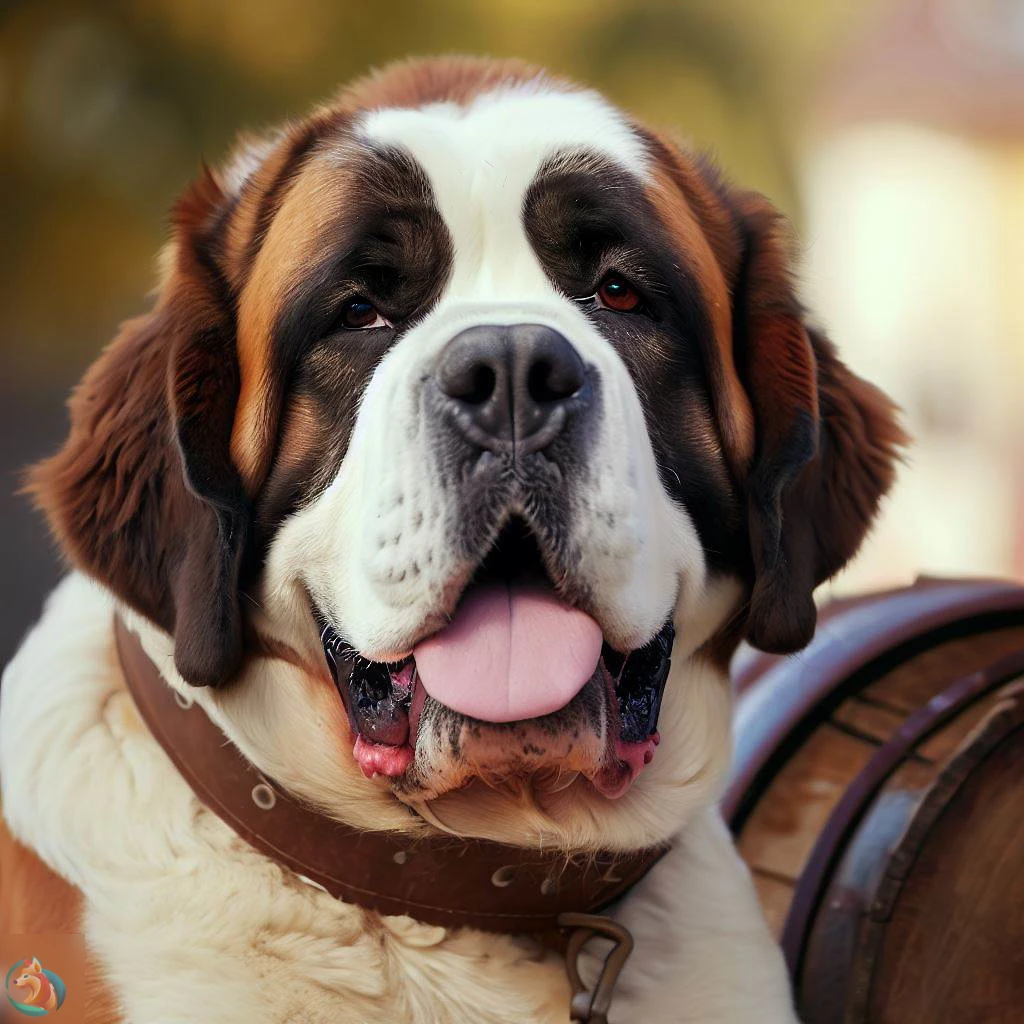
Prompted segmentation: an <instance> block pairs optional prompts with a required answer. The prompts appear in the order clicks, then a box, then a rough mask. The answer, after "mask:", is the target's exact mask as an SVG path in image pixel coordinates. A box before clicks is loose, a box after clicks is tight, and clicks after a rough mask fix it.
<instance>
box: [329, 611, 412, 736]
mask: <svg viewBox="0 0 1024 1024" xmlns="http://www.w3.org/2000/svg"><path fill="white" fill-rule="evenodd" d="M320 643H321V644H322V645H323V649H324V657H325V658H326V659H327V667H328V668H329V669H330V671H331V676H332V678H333V679H334V685H335V686H336V687H337V689H338V694H339V696H340V697H341V702H342V704H344V705H345V711H346V712H347V713H348V718H349V722H350V723H351V725H352V729H353V731H354V732H356V733H358V734H360V735H361V736H363V737H364V738H365V739H367V740H369V741H370V742H372V743H383V744H385V745H387V746H392V747H399V746H402V745H403V744H404V743H406V742H408V739H409V707H410V705H411V703H412V690H411V689H407V690H405V689H402V688H400V687H398V686H396V685H395V680H394V677H395V675H396V673H397V672H399V671H400V670H401V669H402V667H403V666H404V665H405V664H406V663H407V662H408V661H409V660H410V659H408V658H406V659H405V660H404V661H401V662H396V663H388V662H383V661H370V660H369V659H368V658H364V657H363V656H362V655H361V654H358V653H357V652H356V651H354V650H353V649H352V648H351V647H350V646H349V645H348V644H347V643H345V641H344V640H342V639H341V637H340V636H339V635H338V633H337V632H336V631H335V629H334V627H333V626H331V625H329V624H328V623H327V622H326V621H323V620H322V619H321V621H320Z"/></svg>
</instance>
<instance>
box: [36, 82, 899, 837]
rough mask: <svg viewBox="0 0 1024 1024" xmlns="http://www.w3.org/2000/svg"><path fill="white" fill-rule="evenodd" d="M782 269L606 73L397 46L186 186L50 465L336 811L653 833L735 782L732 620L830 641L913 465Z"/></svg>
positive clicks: (304, 783)
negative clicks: (815, 327)
mask: <svg viewBox="0 0 1024 1024" xmlns="http://www.w3.org/2000/svg"><path fill="white" fill-rule="evenodd" d="M787 262H788V257H787V253H786V248H785V245H784V242H783V240H782V239H781V232H780V225H779V223H778V218H777V217H776V216H775V214H774V213H773V211H772V210H771V208H770V207H768V205H767V204H766V203H765V202H764V201H763V200H761V199H760V198H759V197H756V196H752V195H750V194H742V193H735V192H732V191H730V190H729V189H728V188H727V187H726V186H724V185H723V184H722V183H721V182H720V181H719V180H718V179H717V177H716V176H715V175H714V174H713V173H712V172H710V171H709V170H707V169H706V168H704V167H703V166H701V165H699V164H698V163H696V162H694V161H693V160H691V159H690V158H689V157H687V156H686V155H685V154H683V153H681V152H680V151H678V150H677V149H676V148H674V147H672V146H671V145H669V144H667V143H665V142H663V141H661V140H659V139H658V138H657V137H656V136H654V135H653V134H651V133H649V132H647V131H645V130H643V129H641V128H639V127H638V126H637V125H635V124H634V123H633V122H631V121H630V120H629V119H628V118H626V117H625V116H624V115H622V114H621V113H619V112H618V111H616V110H614V109H613V108H612V107H610V106H609V105H607V104H606V103H605V102H604V101H602V100H601V99H599V98H598V97H597V96H595V95H594V94H592V93H589V92H584V91H581V90H577V89H574V88H572V87H569V86H567V85H564V84H561V83H556V82H552V81H551V80H548V79H546V78H544V77H542V76H539V75H537V74H536V73H535V72H532V71H530V70H528V69H524V68H521V67H519V66H511V65H500V64H494V63H489V62H429V63H422V64H417V65H404V66H400V67H397V68H394V69H391V70H390V71H388V72H385V73H384V74H383V75H380V76H377V77H376V78H374V79H371V80H369V81H367V82H365V83H362V84H360V85H359V86H357V87H356V88H355V89H354V90H352V91H350V92H349V93H347V94H345V95H344V96H343V97H342V98H341V100H340V101H339V102H338V103H337V104H336V105H334V106H332V107H328V108H325V109H324V110H321V111H319V112H318V113H316V114H315V115H314V116H313V117H311V118H309V119H308V120H307V121H305V122H302V123H300V124H297V125H295V126H292V127H290V128H288V129H286V130H284V131H282V132H281V133H280V134H278V135H276V136H274V137H272V138H270V139H268V140H266V141H261V142H254V143H249V144H247V145H246V146H244V147H243V149H242V151H241V152H240V154H239V156H238V157H237V158H236V159H235V161H234V162H233V163H232V164H231V165H230V166H229V167H228V168H227V170H225V171H224V172H223V173H221V174H220V175H217V176H209V177H206V178H204V179H203V180H202V181H200V182H199V183H198V184H197V185H196V186H194V187H193V189H192V190H191V191H190V192H189V193H188V194H187V195H186V196H185V197H184V198H183V199H182V201H181V202H180V203H179V205H178V207H177V211H176V236H175V240H174V244H173V247H172V249H171V251H170V253H169V258H168V263H169V266H168V270H167V273H166V275H165V280H164V282H163V285H162V291H161V296H160V299H159V301H158V303H157V307H156V309H155V310H154V312H153V314H151V315H150V316H149V317H147V318H145V319H144V320H142V321H140V322H136V323H134V324H130V325H128V327H127V328H126V330H125V332H124V333H123V334H122V336H121V337H120V338H119V339H118V341H117V342H116V343H115V345H114V346H113V347H112V348H111V349H110V350H108V352H107V353H106V354H105V356H104V357H103V359H101V361H100V362H99V363H98V364H97V365H96V367H94V369H93V370H92V371H91V372H90V375H89V376H88V377H87V378H86V381H85V382H84V384H83V388H82V390H81V392H80V394H79V397H78V398H77V399H76V403H75V404H74V405H73V427H72V437H71V439H70V441H69V443H68V445H67V447H66V448H65V450H64V451H63V452H62V453H60V454H59V455H58V456H56V457H55V458H54V459H53V460H51V461H50V462H49V463H46V464H44V465H43V466H42V467H41V468H40V470H39V471H38V472H37V476H36V486H37V489H38V492H39V494H40V497H41V500H42V503H43V504H44V506H45V507H46V508H47V510H48V512H49V513H50V515H51V519H52V521H53V522H54V524H55V527H56V530H57V533H58V536H59V537H60V538H61V540H62V541H63V542H64V544H65V546H66V548H67V549H68V551H69V552H70V553H71V554H72V556H73V557H74V558H76V559H77V560H78V561H79V562H80V563H81V564H83V565H84V566H85V567H86V569H87V570H88V571H90V572H91V573H92V574H94V575H96V576H97V577H98V578H99V579H101V580H102V581H103V582H105V583H106V584H107V585H108V586H110V587H111V588H112V589H113V590H114V591H115V592H116V593H117V594H118V596H120V597H121V598H122V599H123V600H124V601H125V602H126V603H127V604H128V605H129V606H131V607H133V608H134V609H136V610H137V611H138V612H140V613H141V614H142V615H143V616H144V617H146V618H147V619H148V620H150V621H151V622H153V623H155V624H156V625H158V626H159V627H161V628H162V629H163V630H164V631H165V632H166V633H167V634H168V636H169V637H170V638H172V642H173V649H174V659H175V663H176V665H177V669H178V672H179V673H180V676H181V677H182V678H183V679H184V681H185V682H186V683H190V684H197V685H209V684H221V683H225V682H230V685H228V686H223V687H221V688H220V689H219V690H217V691H216V692H215V693H214V692H213V691H208V692H207V693H206V695H205V696H204V697H203V699H204V702H205V703H206V705H207V707H208V708H209V709H210V710H211V713H213V714H215V715H216V716H217V717H218V718H219V720H220V721H221V722H222V724H224V727H225V728H226V729H227V731H228V732H229V734H230V735H232V738H234V739H235V740H236V742H238V744H239V745H240V746H241V747H242V749H243V750H244V751H245V752H246V753H247V754H249V756H250V757H252V758H253V760H255V761H256V762H257V763H258V764H259V765H260V766H261V767H264V768H265V770H267V771H269V772H271V773H272V774H273V775H275V776H276V777H277V778H278V779H279V780H281V781H282V782H284V783H286V784H289V785H291V786H292V787H293V788H295V789H296V790H298V791H299V792H300V793H301V794H302V795H304V796H306V797H308V798H310V799H313V800H315V801H317V802H318V803H320V804H321V805H322V806H325V807H327V808H328V809H329V810H330V811H331V812H332V813H335V814H337V815H339V816H341V817H345V818H347V819H349V820H354V821H356V822H357V823H360V824H367V825H369V826H370V827H374V826H377V827H380V826H382V825H388V826H390V825H393V824H395V823H396V822H397V821H398V818H397V817H395V815H394V813H393V812H394V809H395V808H397V807H400V806H401V805H402V804H403V803H404V804H407V805H411V806H413V807H414V808H416V809H418V810H419V811H420V812H421V813H423V814H425V815H426V816H428V817H432V818H433V820H435V821H443V822H444V824H445V825H446V826H447V827H453V828H456V829H457V830H459V831H468V832H477V833H480V832H485V833H487V834H499V835H501V836H502V837H503V838H510V837H512V838H517V837H518V838H520V839H522V838H523V837H524V836H525V835H527V834H528V833H529V831H530V829H533V830H534V831H536V827H537V826H536V822H535V821H534V820H533V819H531V820H530V823H529V824H528V825H527V824H526V819H527V818H528V817H530V815H533V816H534V817H537V816H539V817H540V818H541V819H542V820H543V821H544V822H546V823H549V824H551V827H552V828H553V829H554V830H555V831H556V832H557V834H558V835H559V836H560V837H561V838H562V839H563V840H565V841H567V842H570V843H574V844H579V845H586V844H593V843H597V842H603V843H605V844H606V845H607V844H609V843H610V844H616V843H618V844H621V845H629V844H630V843H631V842H632V843H633V844H634V845H639V844H640V842H641V841H649V840H650V839H653V838H659V837H660V833H661V832H662V831H664V832H667V831H669V830H670V829H671V828H673V827H676V826H677V825H678V819H679V816H680V813H681V808H682V804H681V803H680V798H679V794H680V793H682V792H687V793H689V794H690V796H689V797H688V798H687V800H689V801H690V802H694V801H697V800H698V798H699V800H700V801H706V800H707V799H710V798H711V797H712V796H713V794H714V789H715V786H716V784H717V779H718V777H719V775H720V772H721V769H722V767H723V765H724V763H725V760H726V757H727V748H728V744H727V739H726V736H727V707H728V700H727V695H726V692H725V691H726V688H725V684H724V682H723V677H722V672H721V667H722V664H723V663H724V661H725V659H726V658H727V656H728V654H729V653H730V652H731V650H732V648H733V647H734V646H735V643H736V642H737V640H738V639H739V638H740V636H742V635H743V633H744V631H745V632H746V634H747V635H748V636H749V637H750V638H751V639H752V640H753V641H754V642H755V643H757V644H758V645H760V646H763V647H765V648H767V649H773V650H792V649H795V648H797V647H799V646H801V645H802V644H803V643H805V642H806V640H807V639H808V638H809V636H810V633H811V631H812V630H813V624H814V613H813V603H812V601H811V591H812V589H813V587H814V586H815V585H816V584H817V583H818V582H820V581H821V580H822V579H824V578H825V577H827V576H828V575H830V574H831V573H833V572H834V571H836V570H837V569H838V568H839V567H840V566H841V565H842V564H843V563H844V562H845V561H846V560H847V559H848V558H849V557H850V556H851V555H852V553H853V552H854V550H855V549H856V547H857V546H858V544H859V542H860V540H861V538H862V536H863V534H864V532H865V530H866V528H867V525H868V523H869V521H870V519H871V517H872V516H873V514H874V512H875V509H876V507H877V503H878V500H879V498H880V496H881V494H882V493H883V492H884V490H885V489H886V487H887V486H888V484H889V482H890V479H891V472H892V458H893V449H894V446H895V445H896V444H897V443H898V441H899V432H898V428H897V427H896V426H895V423H894V420H893V417H892V411H891V408H890V407H889V405H888V404H887V403H886V401H885V400H884V399H883V398H882V397H881V396H880V395H879V394H878V393H877V392H875V391H874V390H873V389H871V388H870V387H869V386H868V385H865V384H864V383H863V382H862V381H859V380H858V379H857V378H855V377H853V376H852V375H851V374H850V373H849V371H847V370H846V369H845V367H843V366H842V364H840V363H839V362H838V360H836V358H835V356H834V354H833V352H832V350H831V347H830V346H829V345H828V343H827V342H826V341H824V339H822V338H820V337H817V336H812V334H811V333H809V332H808V331H807V330H806V328H805V327H804V324H803V322H802V317H801V310H800V308H799V306H798V304H797V303H796V301H795V299H794V297H793V294H792V290H791V287H790V284H789V280H788V268H787ZM673 666H674V667H673ZM282 680H288V682H287V683H285V682H282ZM659 740H660V741H661V742H660V744H659ZM364 776H365V777H366V778H364ZM367 779H368V780H369V781H367ZM685 802H686V801H683V803H685ZM527 804H528V805H529V808H530V811H529V814H527V812H526V811H525V810H524V806H525V805H527ZM669 805H670V806H669ZM510 808H514V809H518V810H519V811H520V812H521V813H520V814H519V815H518V816H517V815H515V814H513V815H509V814H508V811H509V809H510ZM499 819H500V821H501V824H500V825H497V824H495V822H496V821H498V820H499ZM640 819H642V825H641V824H639V822H640ZM612 822H617V823H618V826H617V827H615V826H613V825H610V824H609V823H612ZM641 833H642V835H641Z"/></svg>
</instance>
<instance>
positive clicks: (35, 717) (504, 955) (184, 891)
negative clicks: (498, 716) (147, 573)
mask: <svg viewBox="0 0 1024 1024" xmlns="http://www.w3.org/2000/svg"><path fill="white" fill-rule="evenodd" d="M112 611H113V602H112V601H111V600H110V598H109V597H107V596H106V595H105V594H104V593H103V592H102V591H101V590H99V589H98V588H96V587H95V586H93V585H92V584H90V583H89V582H87V581H86V580H85V579H83V578H81V577H72V578H70V579H69V580H67V581H66V582H65V583H64V585H63V586H62V587H61V588H60V590H59V591H58V592H57V593H56V594H55V595H54V597H53V599H52V601H51V604H50V607H49V609H48V611H47V614H46V616H45V617H44V619H43V621H42V623H41V624H40V625H39V627H37V629H36V630H35V632H34V633H33V634H32V636H31V637H30V638H29V640H28V642H27V643H26V645H25V647H24V648H23V649H22V651H21V653H20V654H19V656H18V657H17V658H16V659H15V661H14V662H12V664H11V666H10V668H9V669H8V671H7V672H6V674H5V676H4V683H3V715H2V721H3V725H4V731H3V736H2V741H0V747H2V749H3V752H4V753H3V778H4V809H5V813H6V815H7V817H8V819H9V821H10V822H11V825H12V829H13V830H14V831H15V833H16V834H17V835H18V837H19V838H20V839H22V841H24V842H25V843H26V844H27V845H29V846H31V847H32V848H34V849H35V850H37V851H38V852H39V853H40V855H41V856H42V857H43V858H44V859H45V860H46V861H47V862H48V863H49V864H51V865H52V866H53V867H54V868H55V869H56V870H57V871H58V872H59V873H60V874H62V875H64V876H65V877H67V878H68V879H69V880H70V881H71V882H73V883H74V884H75V885H76V886H78V887H79V888H80V889H81V891H82V893H83V895H84V897H85V917H84V928H85V931H86V933H87V936H88V939H89V943H90V946H91V948H92V949H93V950H94V952H95V953H96V954H97V955H98V957H99V959H100V961H101V963H102V967H103V973H104V975H105V978H106V981H107V984H108V985H109V986H110V987H111V988H113V989H115V990H116V991H117V992H118V993H119V995H120V999H121V1000H122V1001H123V1004H124V1009H125V1013H126V1019H127V1020H131V1021H156V1020H160V1021H171V1020H181V1021H196V1020H204V1021H214V1020H224V1021H228V1020H230V1021H236V1020H246V1021H252V1022H254V1024H255V1022H262V1021H267V1022H275V1024H277V1022H284V1021H296V1022H298V1021H301V1022H303V1024H319V1022H320V1021H324V1022H327V1021H331V1022H339V1021H353V1022H355V1021H359V1022H362V1021H367V1022H369V1021H388V1022H394V1021H403V1020H426V1019H430V1020H435V1021H448V1020H450V1021H470V1020H473V1021H493V1022H503V1021H523V1020H531V1021H533V1020H536V1021H564V1020H565V1019H566V1014H567V1010H566V1007H567V1006H568V998H569V997H568V985H567V982H566V981H565V976H564V971H563V968H562V965H561V963H560V962H559V961H558V959H557V958H555V957H553V956H551V955H545V954H543V953H541V952H540V951H539V950H538V948H537V946H536V945H535V944H533V943H531V942H529V941H527V940H523V941H516V940H512V939H507V938H502V937H495V936H483V935H480V934H478V933H472V932H465V933H462V934H448V933H446V931H445V930H444V929H442V928H434V927H429V926H424V925H419V924H417V923H415V922H412V921H410V920H409V919H407V918H379V917H377V916H376V915H373V914H369V913H367V912H365V911H363V910H361V909H360V908H358V907H353V906H349V905H346V904H343V903H340V902H338V901H337V900H334V899H332V898H331V897H329V896H327V895H325V894H323V893H321V892H319V891H317V890H316V889H314V888H312V887H311V886H308V885H306V884H304V883H302V882H300V881H299V880H297V879H296V878H295V877H294V876H291V875H289V874H288V873H287V872H284V871H282V870H281V869H280V868H278V867H277V866H276V865H275V864H273V863H272V862H270V861H269V860H268V859H266V858H265V857H263V856H262V855H260V854H258V853H256V852H255V851H253V850H251V849H250V848H249V847H248V846H246V845H245V844H244V843H243V842H241V841H240V840H239V839H238V838H237V837H236V836H234V834H233V833H231V832H230V830H229V829H228V828H227V827H226V826H225V825H224V824H223V823H221V822H220V821H219V819H217V818H216V817H214V816H213V815H212V814H210V813H209V812H208V811H206V810H205V809H203V808H202V807H201V806H200V805H199V804H198V802H197V801H196V799H195V797H194V795H193V794H192V792H191V791H190V790H189V788H188V786H187V785H186V784H185V782H184V781H183V780H182V779H181V778H180V776H179V775H178V774H177V772H176V771H175V769H174V768H173V766H172V765H171V764H170V762H169V761H168V759H167V757H166V756H165V755H164V753H163V751H162V750H160V749H159V747H158V746H157V745H156V743H155V741H154V740H153V739H152V737H151V736H150V735H149V734H148V733H147V732H146V731H145V729H144V727H143V726H142V724H141V723H140V722H139V720H138V718H137V715H136V713H135V710H134V708H133V707H132V705H131V701H130V698H129V697H128V695H127V693H126V692H125V690H124V689H123V684H122V681H121V679H120V675H119V672H118V670H117V667H116V664H115V662H114V660H113V658H114V655H113V653H112V648H111V644H110V621H111V620H110V616H111V614H112ZM439 990H443V991H444V992H445V993H447V1001H446V1002H445V1004H444V1005H441V1004H439V1002H438V999H437V993H438V991H439Z"/></svg>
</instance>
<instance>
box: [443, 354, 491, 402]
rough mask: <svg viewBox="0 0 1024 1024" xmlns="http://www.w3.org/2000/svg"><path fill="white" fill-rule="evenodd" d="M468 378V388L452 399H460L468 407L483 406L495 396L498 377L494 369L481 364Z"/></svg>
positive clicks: (472, 370)
mask: <svg viewBox="0 0 1024 1024" xmlns="http://www.w3.org/2000/svg"><path fill="white" fill-rule="evenodd" d="M466 376H467V380H466V387H465V388H464V389H463V391H462V393H461V394H457V395H452V397H453V398H459V399H461V400H462V401H463V402H466V403H467V404H468V405H483V404H484V402H486V401H487V400H488V399H489V398H490V397H491V395H493V394H494V388H495V385H496V384H497V383H498V375H497V374H496V373H495V372H494V368H493V367H491V366H487V365H486V364H484V363H479V364H477V365H476V366H474V367H473V368H472V369H471V371H470V372H469V373H468V374H467V375H466Z"/></svg>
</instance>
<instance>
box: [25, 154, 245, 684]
mask: <svg viewBox="0 0 1024 1024" xmlns="http://www.w3.org/2000/svg"><path fill="white" fill-rule="evenodd" d="M226 202H227V199H226V197H225V195H224V194H223V192H222V191H221V188H220V186H219V184H218V183H217V181H216V180H215V179H214V178H213V176H212V175H211V174H210V173H209V172H207V171H204V173H203V174H202V176H201V177H200V178H199V180H198V181H197V182H196V183H195V184H194V185H193V186H192V187H191V188H190V189H189V190H188V191H187V192H186V193H185V195H184V196H183V197H182V198H181V199H180V200H179V202H178V204H177V205H176V207H175V210H174V217H173V224H174V235H173V241H172V245H171V249H170V250H169V255H170V265H169V266H168V267H165V275H164V278H165V279H164V282H163V285H162V286H161V288H160V292H159V295H158V298H157V300H156V303H155V306H154V308H153V310H152V312H151V313H149V314H148V315H147V316H143V317H140V318H139V319H137V320H132V321H129V322H128V323H126V324H125V325H124V326H123V327H122V329H121V332H120V333H119V334H118V336H117V337H116V338H115V339H114V341H113V342H112V343H111V345H110V346H109V347H108V348H107V349H106V350H105V351H104V352H103V354H102V355H101V356H100V358H99V359H98V360H97V361H96V363H94V364H93V366H92V367H91V368H90V369H89V371H88V372H87V373H86V375H85V378H84V379H83V380H82V382H81V384H80V385H79V386H78V388H77V389H76V390H75V392H74V394H73V395H72V398H71V400H70V402H69V411H70V417H71V431H70V435H69V437H68V439H67V441H66V443H65V445H64V447H63V448H62V449H61V451H60V452H58V453H57V454H56V455H55V456H53V457H52V458H50V459H48V460H47V461H45V462H43V463H41V464H39V465H38V466H36V467H35V468H34V469H33V471H32V473H31V476H30V487H31V489H32V490H33V492H34V493H35V496H36V499H37V501H38V504H39V505H40V506H41V507H42V509H43V510H44V511H45V512H46V514H47V516H48V518H49V520H50V524H51V526H52V528H53V531H54V533H55V535H56V537H57V539H58V541H59V542H60V544H61V546H62V547H63V549H64V551H65V553H66V555H67V556H68V557H69V558H70V560H71V561H72V562H73V563H74V564H75V565H77V566H79V567H80V568H82V569H83V570H84V571H86V572H87V573H89V574H90V575H91V576H93V577H95V578H96V579H98V580H99V581H100V582H101V583H103V584H105V585H106V586H107V587H109V588H110V589H111V590H112V591H113V592H114V593H115V594H117V595H118V596H119V597H120V598H121V599H123V600H124V601H125V602H127V603H128V604H129V605H131V606H132V607H134V608H135V609H136V610H138V611H139V612H141V613H142V614H143V615H145V616H146V617H147V618H149V619H151V620H152V621H154V622H156V623H157V624H158V625H159V626H161V627H162V628H163V629H165V630H167V631H168V632H169V633H171V634H172V635H173V637H174V652H175V653H174V657H175V664H176V666H177V668H178V671H179V672H180V673H181V675H182V677H183V678H184V679H186V680H187V681H188V682H190V683H193V684H195V685H211V684H216V683H219V682H222V681H224V680H225V679H227V678H229V677H230V676H231V674H232V672H233V671H234V670H235V669H236V668H237V667H238V664H239V662H240V659H241V655H242V616H241V611H240V607H239V572H240V567H241V564H242V557H243V552H244V549H245V542H246V532H247V525H248V518H249V516H248V502H247V499H246V495H245V492H244V489H243V487H242V484H241V481H240V478H239V475H238V473H237V471H236V469H235V467H234V465H233V464H232V461H231V458H230V455H229V445H230V437H231V428H232V422H233V418H234V413H235V404H236V401H237V398H238V392H239V371H238V361H237V355H236V351H235V325H234V313H233V307H232V302H231V298H230V295H229V289H228V286H227V284H226V281H225V279H224V276H223V274H222V273H221V271H220V269H219V267H218V262H217V259H218V256H217V253H218V239H217V233H218V230H219V227H218V225H219V222H220V220H221V219H222V218H221V214H222V213H223V210H224V208H225V205H226Z"/></svg>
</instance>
